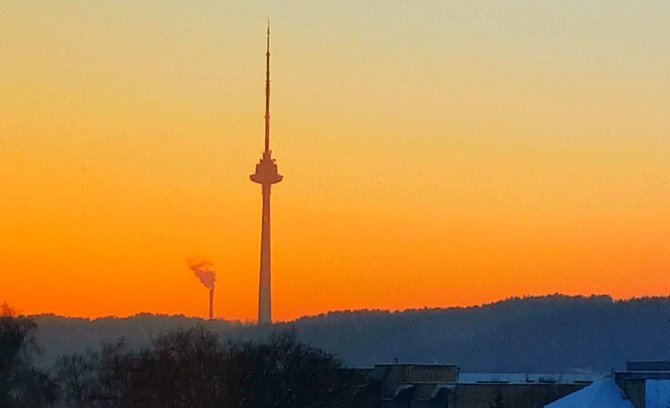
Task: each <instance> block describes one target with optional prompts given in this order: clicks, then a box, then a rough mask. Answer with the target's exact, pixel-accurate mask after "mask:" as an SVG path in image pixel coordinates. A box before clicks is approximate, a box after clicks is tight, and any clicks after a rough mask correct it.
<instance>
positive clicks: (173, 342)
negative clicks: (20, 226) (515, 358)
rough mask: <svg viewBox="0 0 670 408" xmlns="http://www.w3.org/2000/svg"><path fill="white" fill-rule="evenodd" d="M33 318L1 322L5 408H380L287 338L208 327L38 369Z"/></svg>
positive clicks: (347, 375) (349, 373) (354, 375)
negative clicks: (236, 335) (234, 335)
mask: <svg viewBox="0 0 670 408" xmlns="http://www.w3.org/2000/svg"><path fill="white" fill-rule="evenodd" d="M35 327H36V326H35V324H34V323H33V322H32V321H31V319H28V318H25V317H15V316H13V315H12V314H11V313H8V312H7V309H6V308H5V311H4V313H3V314H2V316H1V317H0V346H2V347H1V348H0V368H1V370H0V406H1V407H3V408H15V407H16V408H25V407H72V408H154V407H155V408H187V407H188V408H193V407H198V408H210V407H211V408H213V407H224V406H225V407H239V408H246V407H287V408H290V407H295V408H298V407H300V408H303V407H376V406H378V403H379V385H378V384H377V383H376V382H374V381H372V380H370V379H368V378H367V377H366V376H364V375H363V374H361V373H360V372H358V371H356V370H349V369H345V368H344V367H343V364H342V362H341V361H340V360H339V359H338V358H337V357H335V356H334V355H332V354H329V353H326V352H324V351H322V350H319V349H316V348H314V347H311V346H307V345H305V344H302V343H300V342H298V341H297V340H296V338H295V335H294V334H292V333H290V332H285V333H279V334H277V333H275V334H273V335H271V336H270V337H269V339H268V340H267V341H265V342H263V343H255V342H241V343H234V342H231V341H221V340H220V339H219V337H218V336H217V335H216V334H214V333H212V332H211V331H210V330H209V329H207V328H206V327H204V326H202V325H196V326H193V327H190V328H181V329H175V330H171V331H169V332H165V333H163V334H161V335H159V336H157V337H156V338H154V339H153V340H152V341H151V342H150V344H149V345H147V346H144V347H141V348H138V349H135V350H131V349H129V348H128V347H127V346H126V344H125V343H124V342H123V341H118V342H116V343H111V344H105V345H103V346H102V347H100V348H98V349H95V350H89V351H88V352H85V353H73V354H70V355H63V356H60V357H59V358H58V360H57V363H56V365H55V369H54V370H53V371H52V372H51V373H48V372H47V371H43V370H39V369H37V368H35V367H33V366H32V364H31V359H30V356H31V354H33V353H35V352H36V351H37V350H36V349H35V348H34V347H33V346H32V340H31V338H32V337H31V336H32V333H33V331H34V329H35Z"/></svg>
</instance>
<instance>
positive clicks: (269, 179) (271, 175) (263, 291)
mask: <svg viewBox="0 0 670 408" xmlns="http://www.w3.org/2000/svg"><path fill="white" fill-rule="evenodd" d="M249 177H250V178H251V181H253V182H254V183H258V184H260V185H261V186H262V192H263V216H262V224H263V225H262V227H261V267H260V282H259V285H258V324H259V325H264V324H270V323H272V273H271V270H270V264H271V261H270V192H271V189H272V185H273V184H276V183H279V182H280V181H281V180H282V178H283V176H281V175H280V174H279V172H278V171H277V163H276V162H275V159H273V158H272V150H270V24H268V31H267V51H266V53H265V150H264V151H263V156H262V157H261V160H260V161H259V162H258V164H256V172H255V173H254V174H252V175H251V176H249Z"/></svg>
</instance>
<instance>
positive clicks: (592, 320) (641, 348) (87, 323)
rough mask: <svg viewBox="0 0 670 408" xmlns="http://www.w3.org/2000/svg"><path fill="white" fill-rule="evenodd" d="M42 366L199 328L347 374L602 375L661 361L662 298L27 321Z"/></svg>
mask: <svg viewBox="0 0 670 408" xmlns="http://www.w3.org/2000/svg"><path fill="white" fill-rule="evenodd" d="M34 318H35V321H36V322H37V324H38V327H39V329H38V332H37V342H38V345H39V346H40V347H41V348H42V350H43V354H42V363H43V364H49V363H51V362H53V361H54V360H55V358H56V356H57V355H59V354H62V353H72V352H83V351H85V350H87V349H90V348H93V347H97V346H98V345H100V343H102V342H114V341H117V340H118V339H119V338H124V339H125V341H127V342H128V343H129V344H131V345H135V346H136V345H141V344H143V343H146V342H148V341H150V339H151V337H153V336H155V335H156V334H158V333H159V332H161V331H166V330H171V329H174V328H177V327H187V326H191V325H195V324H206V325H207V326H209V327H210V328H211V329H213V330H214V331H216V332H218V333H219V334H220V335H221V336H222V337H223V338H227V339H230V340H233V341H236V340H257V341H261V340H263V339H264V338H266V337H267V335H269V334H270V332H271V331H272V330H294V331H295V333H296V335H297V337H298V339H299V340H301V341H304V342H307V343H309V344H311V345H313V346H315V347H319V348H323V349H325V350H327V351H329V352H333V353H336V354H337V355H339V356H340V357H341V358H342V359H343V360H344V361H345V363H346V364H347V365H349V366H354V367H363V366H371V365H373V364H375V363H380V362H392V361H394V360H396V359H397V361H399V362H413V363H456V364H458V365H460V366H461V368H462V370H464V371H481V372H564V371H575V370H579V371H582V370H583V371H599V372H602V371H609V370H611V369H613V368H614V369H616V368H623V367H624V365H625V362H626V361H627V360H639V359H665V358H668V357H669V356H670V298H669V297H663V298H640V299H632V300H624V301H613V300H612V298H610V297H609V296H591V297H574V296H563V295H552V296H545V297H528V298H512V299H508V300H504V301H500V302H497V303H493V304H488V305H483V306H477V307H467V308H449V309H417V310H407V311H402V312H388V311H380V310H360V311H341V312H330V313H327V314H323V315H319V316H313V317H304V318H301V319H298V320H296V321H293V322H289V323H281V324H276V325H274V326H273V327H272V328H268V327H257V326H252V325H248V324H242V323H234V322H226V321H221V320H216V321H203V320H201V319H197V318H189V317H184V316H166V315H150V314H141V315H137V316H133V317H129V318H113V317H108V318H101V319H96V320H88V319H80V318H66V317H58V316H54V315H39V316H34Z"/></svg>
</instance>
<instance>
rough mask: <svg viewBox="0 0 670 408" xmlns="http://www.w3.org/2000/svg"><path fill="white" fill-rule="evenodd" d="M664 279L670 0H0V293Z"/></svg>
mask: <svg viewBox="0 0 670 408" xmlns="http://www.w3.org/2000/svg"><path fill="white" fill-rule="evenodd" d="M268 17H269V18H270V19H271V21H272V42H273V43H272V78H273V82H272V150H273V156H277V157H280V158H281V172H282V174H287V175H290V177H289V178H287V180H286V181H284V182H282V183H281V184H279V185H278V186H276V187H275V188H274V189H273V198H272V200H273V203H272V204H273V221H272V223H273V226H272V227H273V230H272V234H273V254H272V255H273V265H272V269H273V282H272V284H273V315H274V317H275V318H276V320H288V319H293V318H296V317H299V316H301V315H309V314H316V313H321V312H327V311H328V310H341V309H358V308H384V309H392V310H396V309H404V308H420V307H424V306H427V307H442V306H445V307H446V306H456V305H473V304H479V303H483V302H491V301H495V300H498V299H503V298H507V297H510V296H523V295H538V294H547V293H556V292H560V293H566V294H586V295H588V294H591V293H597V294H611V295H612V296H613V297H615V298H628V297H634V296H645V295H667V294H669V293H670V239H668V237H670V159H669V158H670V75H668V73H670V42H668V41H667V39H668V38H670V3H668V2H663V1H648V2H644V3H636V2H624V1H601V0H596V1H589V2H586V3H584V2H578V1H572V0H570V1H564V2H556V3H541V2H534V1H530V0H529V1H520V0H517V1H508V2H502V3H501V2H494V1H455V2H439V1H424V2H421V3H410V2H400V1H386V2H380V1H363V2H360V1H350V0H345V1H325V2H287V3H284V2H271V1H257V2H225V3H224V2H214V1H209V2H198V3H197V4H194V3H190V2H189V3H186V2H176V1H172V2H162V3H149V2H146V3H145V2H141V3H112V2H102V1H84V0H80V1H68V2H36V1H18V0H17V1H14V0H9V1H5V2H3V3H2V5H0V36H2V38H3V39H4V40H3V41H1V42H0V55H2V63H1V64H0V189H1V191H2V196H1V198H0V302H2V301H7V302H8V303H9V304H10V305H12V306H13V307H15V308H16V309H17V310H18V311H19V312H23V313H50V312H53V313H56V314H62V315H71V316H87V317H95V316H104V315H117V316H126V315H130V314H135V313H138V312H150V313H183V314H186V315H198V316H206V314H207V299H206V296H203V288H202V286H201V284H200V283H199V282H198V281H197V280H196V279H194V278H193V274H192V272H190V271H189V270H188V268H186V267H185V262H184V260H185V259H188V258H192V257H202V258H206V259H208V260H210V261H211V262H212V263H214V264H215V265H216V267H217V277H216V279H217V286H216V293H215V296H216V317H221V318H226V319H243V320H244V319H248V320H253V319H255V317H256V309H257V299H258V231H259V230H260V217H259V212H260V209H261V208H260V203H259V192H258V186H257V185H254V184H253V183H250V182H249V178H248V177H249V176H248V175H249V172H250V166H251V165H252V164H253V163H254V162H255V161H256V160H257V159H258V151H259V146H260V140H261V139H262V137H263V126H264V125H263V122H264V120H263V115H264V75H265V65H264V64H265V27H266V24H267V19H268Z"/></svg>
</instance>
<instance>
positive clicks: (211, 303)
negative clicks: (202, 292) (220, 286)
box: [209, 288, 214, 320]
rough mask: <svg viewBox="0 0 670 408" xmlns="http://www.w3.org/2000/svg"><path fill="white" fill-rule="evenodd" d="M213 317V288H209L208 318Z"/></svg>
mask: <svg viewBox="0 0 670 408" xmlns="http://www.w3.org/2000/svg"><path fill="white" fill-rule="evenodd" d="M213 318H214V288H209V320H212V319H213Z"/></svg>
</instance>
